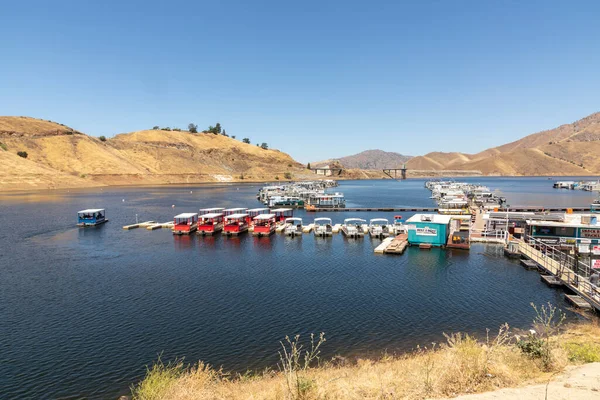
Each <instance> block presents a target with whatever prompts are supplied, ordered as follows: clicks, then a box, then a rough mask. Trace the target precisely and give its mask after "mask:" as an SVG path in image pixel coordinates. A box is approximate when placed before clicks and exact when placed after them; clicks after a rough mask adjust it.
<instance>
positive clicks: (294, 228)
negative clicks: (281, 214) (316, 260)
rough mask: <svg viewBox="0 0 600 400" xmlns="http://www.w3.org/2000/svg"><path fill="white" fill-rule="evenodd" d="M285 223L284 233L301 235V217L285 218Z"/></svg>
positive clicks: (292, 235)
mask: <svg viewBox="0 0 600 400" xmlns="http://www.w3.org/2000/svg"><path fill="white" fill-rule="evenodd" d="M285 223H286V225H287V226H286V227H285V234H286V235H287V236H291V237H294V236H299V235H300V236H302V229H303V226H302V218H297V217H293V218H286V219H285Z"/></svg>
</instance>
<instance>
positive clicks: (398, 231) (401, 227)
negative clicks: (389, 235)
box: [392, 215, 406, 235]
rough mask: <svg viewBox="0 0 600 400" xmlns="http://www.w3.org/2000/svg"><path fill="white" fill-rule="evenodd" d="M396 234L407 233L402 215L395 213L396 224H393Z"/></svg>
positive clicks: (393, 230)
mask: <svg viewBox="0 0 600 400" xmlns="http://www.w3.org/2000/svg"><path fill="white" fill-rule="evenodd" d="M392 232H393V233H394V235H400V234H401V233H406V226H405V225H404V224H403V223H402V215H394V225H393V226H392Z"/></svg>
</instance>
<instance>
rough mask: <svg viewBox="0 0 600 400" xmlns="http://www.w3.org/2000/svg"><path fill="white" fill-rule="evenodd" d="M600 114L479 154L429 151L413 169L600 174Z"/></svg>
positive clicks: (413, 161)
mask: <svg viewBox="0 0 600 400" xmlns="http://www.w3.org/2000/svg"><path fill="white" fill-rule="evenodd" d="M599 154H600V113H595V114H592V115H590V116H588V117H585V118H583V119H581V120H579V121H576V122H574V123H572V124H566V125H561V126H559V127H558V128H556V129H551V130H547V131H542V132H538V133H534V134H532V135H529V136H526V137H524V138H522V139H520V140H517V141H514V142H511V143H507V144H505V145H502V146H498V147H494V148H491V149H487V150H485V151H482V152H480V153H477V154H462V153H440V152H434V153H428V154H426V155H424V156H419V157H414V158H412V159H410V160H409V161H408V162H407V167H408V168H409V169H413V170H423V169H432V170H479V171H481V172H482V173H483V174H486V175H597V174H600V157H598V155H599Z"/></svg>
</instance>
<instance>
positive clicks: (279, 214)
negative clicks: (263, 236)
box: [271, 208, 294, 223]
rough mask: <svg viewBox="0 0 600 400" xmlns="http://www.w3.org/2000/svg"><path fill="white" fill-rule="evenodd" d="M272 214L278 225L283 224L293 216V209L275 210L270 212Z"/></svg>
mask: <svg viewBox="0 0 600 400" xmlns="http://www.w3.org/2000/svg"><path fill="white" fill-rule="evenodd" d="M271 212H272V213H273V214H275V219H276V220H277V222H278V223H283V222H284V221H285V219H286V218H291V217H293V216H294V209H293V208H277V209H275V210H271Z"/></svg>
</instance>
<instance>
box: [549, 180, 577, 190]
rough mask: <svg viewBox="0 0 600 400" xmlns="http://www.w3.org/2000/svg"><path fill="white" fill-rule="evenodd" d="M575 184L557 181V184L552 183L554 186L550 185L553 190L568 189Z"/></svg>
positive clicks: (573, 182)
mask: <svg viewBox="0 0 600 400" xmlns="http://www.w3.org/2000/svg"><path fill="white" fill-rule="evenodd" d="M576 183H577V182H575V181H557V182H554V185H552V187H553V188H554V189H570V188H571V187H573V185H575V184H576Z"/></svg>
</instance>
